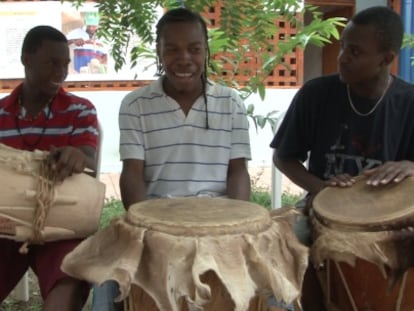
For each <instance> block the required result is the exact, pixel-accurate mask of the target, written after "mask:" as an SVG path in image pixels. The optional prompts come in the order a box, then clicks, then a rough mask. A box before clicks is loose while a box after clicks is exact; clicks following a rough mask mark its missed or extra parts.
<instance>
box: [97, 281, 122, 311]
mask: <svg viewBox="0 0 414 311" xmlns="http://www.w3.org/2000/svg"><path fill="white" fill-rule="evenodd" d="M118 295H119V289H118V283H117V282H115V281H106V282H105V283H103V284H102V285H101V286H97V285H94V286H93V297H92V311H123V310H124V303H123V302H114V299H115V298H116V297H118Z"/></svg>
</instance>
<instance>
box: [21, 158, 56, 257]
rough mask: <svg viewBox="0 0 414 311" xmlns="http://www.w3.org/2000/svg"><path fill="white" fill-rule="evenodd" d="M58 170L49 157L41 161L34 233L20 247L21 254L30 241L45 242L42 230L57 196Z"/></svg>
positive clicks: (26, 248)
mask: <svg viewBox="0 0 414 311" xmlns="http://www.w3.org/2000/svg"><path fill="white" fill-rule="evenodd" d="M55 184H56V172H55V170H54V169H53V168H52V166H51V165H50V163H49V161H48V158H45V159H43V160H42V161H40V166H39V174H38V175H37V194H36V206H35V209H34V215H33V228H32V231H33V235H32V237H31V239H28V240H27V241H26V242H24V243H23V245H22V246H21V247H20V249H19V252H20V253H21V254H27V253H28V251H29V249H28V245H29V244H30V243H37V244H43V243H44V239H43V235H42V231H43V229H44V227H45V223H46V219H47V215H48V212H49V209H50V207H51V206H52V204H53V201H54V198H55Z"/></svg>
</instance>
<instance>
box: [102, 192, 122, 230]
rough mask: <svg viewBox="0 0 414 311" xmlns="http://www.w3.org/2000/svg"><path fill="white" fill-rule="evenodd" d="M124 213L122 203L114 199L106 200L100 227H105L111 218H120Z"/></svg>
mask: <svg viewBox="0 0 414 311" xmlns="http://www.w3.org/2000/svg"><path fill="white" fill-rule="evenodd" d="M124 213H125V209H124V206H123V204H122V202H121V201H120V200H118V199H115V198H110V199H106V201H105V204H104V207H103V209H102V214H101V221H100V227H101V228H104V227H106V226H107V225H108V224H109V223H110V222H111V220H112V219H113V218H115V217H118V216H121V215H123V214H124Z"/></svg>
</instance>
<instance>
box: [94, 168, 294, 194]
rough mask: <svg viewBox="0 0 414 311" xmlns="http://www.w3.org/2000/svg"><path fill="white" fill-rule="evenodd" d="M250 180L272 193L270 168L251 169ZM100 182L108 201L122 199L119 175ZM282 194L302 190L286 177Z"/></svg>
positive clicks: (101, 177) (104, 174)
mask: <svg viewBox="0 0 414 311" xmlns="http://www.w3.org/2000/svg"><path fill="white" fill-rule="evenodd" d="M249 173H250V178H251V180H252V184H253V186H254V187H259V188H263V189H267V190H269V191H270V189H271V182H272V172H271V169H270V168H268V167H255V168H249ZM100 180H101V181H102V182H103V183H104V184H105V185H106V195H105V197H106V198H107V199H111V198H114V199H120V197H121V195H120V191H119V173H102V174H101V176H100ZM282 192H289V193H292V194H296V193H300V192H302V190H301V189H300V188H299V187H297V186H296V185H294V184H293V183H292V182H290V181H289V180H288V179H287V178H286V177H282Z"/></svg>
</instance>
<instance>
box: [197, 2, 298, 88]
mask: <svg viewBox="0 0 414 311" xmlns="http://www.w3.org/2000/svg"><path fill="white" fill-rule="evenodd" d="M220 13H221V7H220V6H219V5H217V6H215V7H213V8H210V9H209V10H208V12H206V13H204V14H203V15H204V16H205V17H206V18H207V19H208V20H209V21H210V23H211V25H213V26H218V25H219V24H220ZM275 24H276V26H278V28H279V31H278V32H277V33H275V34H274V36H273V38H272V39H271V43H272V45H273V46H275V45H276V44H277V42H279V41H282V40H284V39H285V38H289V37H291V36H293V35H295V34H296V28H294V27H292V25H290V23H287V22H285V21H284V20H277V21H275ZM260 61H261V60H260V58H258V57H256V55H255V54H254V53H247V54H246V55H245V60H244V61H243V62H242V63H241V64H240V66H239V68H240V69H239V70H238V73H237V75H236V76H234V77H233V76H229V74H228V71H229V70H230V68H231V67H230V65H228V66H225V67H224V70H223V72H222V75H223V77H224V79H226V76H229V77H228V79H233V80H236V81H237V83H239V84H240V85H244V84H245V83H246V82H247V81H249V80H250V79H251V77H252V76H254V75H255V74H256V70H257V68H259V67H260V66H261V64H260ZM283 61H284V63H285V64H287V65H288V66H285V65H282V64H281V65H278V66H277V67H276V68H275V69H274V71H273V72H272V73H270V75H269V76H268V77H267V79H266V80H265V83H266V85H267V87H269V88H276V87H277V88H281V87H285V88H289V87H290V88H293V87H298V86H301V85H302V83H303V51H302V50H300V49H296V50H295V51H293V52H292V53H290V54H287V55H285V56H284V59H283Z"/></svg>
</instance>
